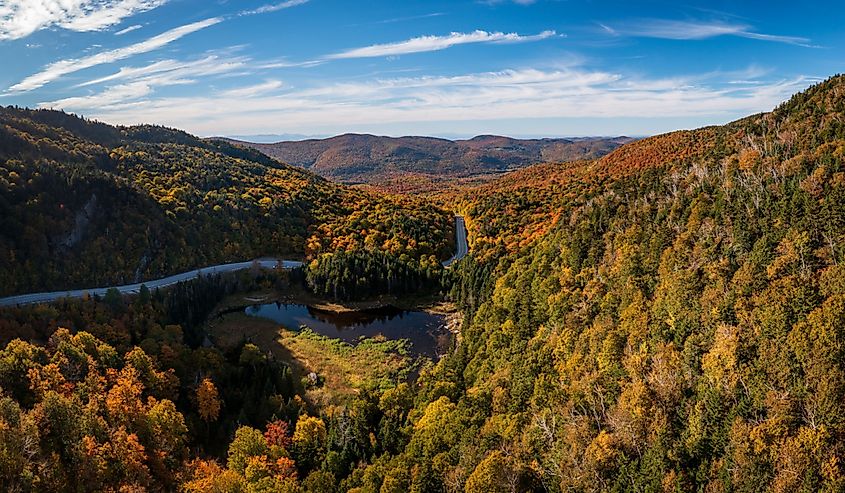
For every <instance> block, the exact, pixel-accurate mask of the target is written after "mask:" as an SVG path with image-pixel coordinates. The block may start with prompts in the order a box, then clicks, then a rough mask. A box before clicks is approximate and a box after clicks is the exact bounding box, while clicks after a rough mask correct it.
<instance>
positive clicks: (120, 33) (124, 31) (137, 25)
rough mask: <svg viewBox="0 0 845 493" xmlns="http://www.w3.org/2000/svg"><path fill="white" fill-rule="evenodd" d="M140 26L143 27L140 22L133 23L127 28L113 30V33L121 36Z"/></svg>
mask: <svg viewBox="0 0 845 493" xmlns="http://www.w3.org/2000/svg"><path fill="white" fill-rule="evenodd" d="M142 27H144V26H142V25H141V24H135V25H133V26H129V27H127V28H124V29H121V30H120V31H117V32H115V33H114V35H115V36H123V35H124V34H126V33H131V32H132V31H137V30H138V29H141V28H142Z"/></svg>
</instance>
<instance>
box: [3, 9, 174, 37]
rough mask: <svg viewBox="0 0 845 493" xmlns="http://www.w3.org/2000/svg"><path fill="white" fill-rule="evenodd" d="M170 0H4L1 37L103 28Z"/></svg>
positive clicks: (98, 29)
mask: <svg viewBox="0 0 845 493" xmlns="http://www.w3.org/2000/svg"><path fill="white" fill-rule="evenodd" d="M167 1H168V0H62V1H56V0H4V1H2V2H0V40H4V39H19V38H24V37H26V36H29V35H30V34H32V33H34V32H36V31H39V30H41V29H46V28H49V27H54V26H57V27H61V28H63V29H68V30H71V31H80V32H84V31H100V30H103V29H105V28H108V27H111V26H114V25H116V24H119V23H120V22H121V20H123V19H124V18H127V17H131V16H133V15H135V14H138V13H140V12H145V11H148V10H152V9H154V8H157V7H160V6H162V5H164V4H165V3H167Z"/></svg>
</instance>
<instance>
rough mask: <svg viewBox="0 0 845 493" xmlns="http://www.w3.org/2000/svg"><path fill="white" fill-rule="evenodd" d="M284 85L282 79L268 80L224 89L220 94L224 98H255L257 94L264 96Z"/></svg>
mask: <svg viewBox="0 0 845 493" xmlns="http://www.w3.org/2000/svg"><path fill="white" fill-rule="evenodd" d="M283 86H284V83H283V82H282V81H280V80H268V81H267V82H264V83H261V84H255V85H252V86H245V87H239V88H237V89H230V90H227V91H223V92H221V93H220V96H222V97H224V98H236V99H243V98H254V97H256V96H262V95H265V94H268V93H271V92H274V91H276V90H278V89H281V88H282V87H283Z"/></svg>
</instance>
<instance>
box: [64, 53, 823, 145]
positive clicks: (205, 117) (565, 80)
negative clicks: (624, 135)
mask: <svg viewBox="0 0 845 493" xmlns="http://www.w3.org/2000/svg"><path fill="white" fill-rule="evenodd" d="M713 77H714V76H713V75H712V74H704V75H701V76H693V77H687V78H672V79H641V78H632V77H627V76H625V75H623V74H619V73H614V72H607V71H595V70H587V69H584V68H582V67H577V66H576V67H568V68H563V69H557V70H541V69H520V70H504V71H500V72H489V73H477V74H464V75H457V76H421V77H402V78H392V79H376V80H370V81H365V82H347V83H335V84H327V85H324V86H320V87H315V88H307V89H296V88H293V87H285V86H282V85H281V83H280V82H277V81H270V82H267V83H264V84H261V85H259V86H249V87H244V88H241V89H234V90H228V91H218V92H216V93H215V92H212V93H211V94H207V95H202V96H195V97H160V98H147V99H142V98H145V97H146V96H142V97H135V98H134V99H131V100H127V101H125V102H123V103H120V102H115V101H114V99H113V98H112V99H109V98H111V97H112V96H113V95H114V94H115V93H116V91H118V89H114V91H115V92H111V93H105V94H103V95H102V97H101V99H100V100H98V101H95V102H96V103H99V104H97V105H94V104H91V103H93V102H94V101H82V100H76V101H65V102H63V104H62V105H57V106H56V107H57V108H58V107H61V108H63V109H66V110H69V111H76V112H83V113H85V114H86V115H88V116H91V117H95V118H98V119H101V120H104V121H108V122H113V123H121V124H136V123H160V124H165V125H169V126H174V127H178V128H184V129H186V130H188V131H191V132H195V133H198V134H201V135H221V134H223V135H225V134H251V133H268V132H294V133H297V132H298V133H303V132H304V133H330V132H341V131H346V130H349V129H350V127H351V126H352V125H355V126H357V127H355V128H359V129H360V128H362V126H364V127H365V126H368V125H369V126H371V127H372V126H379V125H381V126H384V125H392V126H396V128H399V127H400V126H406V127H407V126H408V125H417V124H421V123H432V122H466V121H470V120H472V121H482V120H483V121H514V120H518V119H541V118H542V119H554V118H558V119H560V118H568V119H597V118H598V119H606V120H607V121H616V120H618V119H621V118H632V119H638V120H639V119H650V118H682V119H685V120H687V121H688V120H690V119H695V118H699V119H701V118H710V119H714V118H721V119H722V121H724V120H728V119H732V118H735V117H737V116H740V115H743V114H748V113H755V112H759V111H762V110H767V109H770V108H772V107H774V106H775V105H777V104H778V103H780V102H781V101H783V100H784V99H786V98H787V97H788V96H789V95H791V94H792V93H794V92H796V91H798V90H800V89H803V88H804V87H806V86H807V85H808V84H809V83H810V80H809V79H806V78H796V79H793V80H787V81H761V80H754V81H749V82H748V83H734V84H730V83H728V82H727V81H726V79H725V80H723V79H719V80H713ZM734 82H736V81H734ZM132 89H134V90H135V91H137V92H136V93H134V94H140V93H141V92H142V90H143V88H142V87H134V88H121V89H120V90H121V91H126V93H130V92H131V90H132ZM263 91H267V92H263ZM107 101H108V102H109V104H103V103H104V102H107ZM717 121H718V120H717ZM444 125H445V124H444ZM456 125H457V123H456ZM443 128H445V127H443ZM583 131H584V132H587V131H588V130H587V129H586V128H585V129H584V130H583Z"/></svg>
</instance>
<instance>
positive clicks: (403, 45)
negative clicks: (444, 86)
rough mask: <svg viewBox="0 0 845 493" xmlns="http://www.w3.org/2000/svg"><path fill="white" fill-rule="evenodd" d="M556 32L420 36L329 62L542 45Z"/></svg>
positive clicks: (348, 53) (340, 55)
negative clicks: (501, 45) (477, 47)
mask: <svg viewBox="0 0 845 493" xmlns="http://www.w3.org/2000/svg"><path fill="white" fill-rule="evenodd" d="M555 35H556V33H555V31H543V32H541V33H539V34H535V35H532V36H523V35H520V34H517V33H502V32H487V31H482V30H476V31H473V32H471V33H451V34H448V35H446V36H419V37H416V38H411V39H408V40H405V41H400V42H397V43H385V44H375V45H370V46H365V47H363V48H354V49H351V50H346V51H342V52H340V53H335V54H332V55H328V56H326V57H325V58H326V59H328V60H340V59H348V58H372V57H383V56H398V55H407V54H411V53H423V52H429V51H439V50H445V49H447V48H451V47H453V46H458V45H464V44H475V43H525V42H530V41H539V40H542V39H547V38H551V37H553V36H555Z"/></svg>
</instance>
